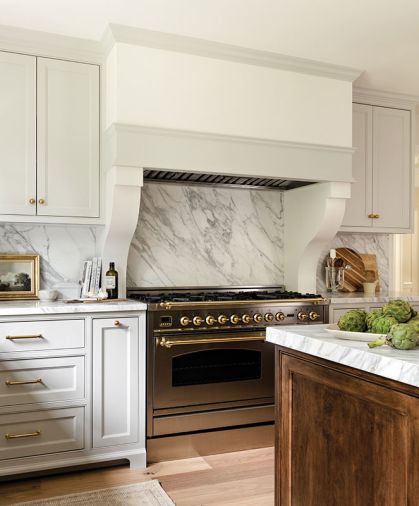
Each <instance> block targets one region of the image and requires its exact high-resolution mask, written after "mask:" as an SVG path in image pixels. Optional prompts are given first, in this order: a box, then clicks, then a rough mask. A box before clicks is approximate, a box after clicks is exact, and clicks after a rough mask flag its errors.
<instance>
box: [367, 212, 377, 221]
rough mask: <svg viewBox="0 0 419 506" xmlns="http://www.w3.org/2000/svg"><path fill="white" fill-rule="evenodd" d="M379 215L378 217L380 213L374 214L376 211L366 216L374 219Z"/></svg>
mask: <svg viewBox="0 0 419 506" xmlns="http://www.w3.org/2000/svg"><path fill="white" fill-rule="evenodd" d="M379 217H380V215H379V214H376V213H371V214H369V215H368V218H372V219H374V220H375V219H377V218H379Z"/></svg>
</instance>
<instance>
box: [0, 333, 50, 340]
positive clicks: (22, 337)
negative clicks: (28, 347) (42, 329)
mask: <svg viewBox="0 0 419 506" xmlns="http://www.w3.org/2000/svg"><path fill="white" fill-rule="evenodd" d="M6 339H8V340H9V341H14V340H15V339H44V336H43V335H42V334H33V335H30V336H6Z"/></svg>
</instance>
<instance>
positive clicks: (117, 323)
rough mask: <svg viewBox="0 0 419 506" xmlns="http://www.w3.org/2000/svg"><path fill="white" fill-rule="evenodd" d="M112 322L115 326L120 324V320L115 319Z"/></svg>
mask: <svg viewBox="0 0 419 506" xmlns="http://www.w3.org/2000/svg"><path fill="white" fill-rule="evenodd" d="M113 324H114V325H115V327H119V326H120V325H121V322H120V321H119V320H115V321H114V322H113Z"/></svg>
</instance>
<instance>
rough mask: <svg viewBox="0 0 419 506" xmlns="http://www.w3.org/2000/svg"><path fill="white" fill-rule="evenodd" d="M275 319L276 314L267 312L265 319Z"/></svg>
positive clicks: (267, 320)
mask: <svg viewBox="0 0 419 506" xmlns="http://www.w3.org/2000/svg"><path fill="white" fill-rule="evenodd" d="M273 319H274V315H273V314H272V313H266V314H265V321H266V322H271V321H272V320H273Z"/></svg>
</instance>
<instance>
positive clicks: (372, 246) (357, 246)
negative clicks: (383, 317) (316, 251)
mask: <svg viewBox="0 0 419 506" xmlns="http://www.w3.org/2000/svg"><path fill="white" fill-rule="evenodd" d="M331 248H351V249H353V250H355V251H357V252H358V253H368V254H372V255H377V267H378V275H379V278H380V287H381V291H382V292H386V291H387V290H388V286H389V251H390V236H389V234H375V233H374V234H368V233H352V232H339V233H338V234H336V237H335V238H334V239H333V241H332V242H331V243H330V245H329V246H328V247H327V248H325V249H324V251H323V252H322V254H321V255H320V258H319V263H318V265H317V291H318V292H319V293H325V292H326V284H325V271H324V268H325V265H326V264H325V259H326V256H328V253H329V251H330V249H331Z"/></svg>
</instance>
